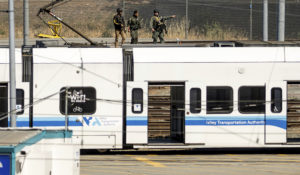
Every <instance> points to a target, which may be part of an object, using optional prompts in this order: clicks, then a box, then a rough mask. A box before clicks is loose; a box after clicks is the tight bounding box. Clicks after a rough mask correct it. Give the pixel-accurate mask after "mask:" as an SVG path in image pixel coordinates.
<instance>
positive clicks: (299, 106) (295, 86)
mask: <svg viewBox="0 0 300 175" xmlns="http://www.w3.org/2000/svg"><path fill="white" fill-rule="evenodd" d="M287 94H288V95H287V96H288V97H287V141H288V142H299V141H300V82H288V84H287Z"/></svg>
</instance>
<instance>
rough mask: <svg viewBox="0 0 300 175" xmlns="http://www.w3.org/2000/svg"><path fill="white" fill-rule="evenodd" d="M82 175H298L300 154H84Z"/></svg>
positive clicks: (187, 152) (297, 152) (180, 152)
mask: <svg viewBox="0 0 300 175" xmlns="http://www.w3.org/2000/svg"><path fill="white" fill-rule="evenodd" d="M80 161H81V167H80V174H81V175H98V174H110V175H122V174H124V175H125V174H126V175H166V174H172V175H183V174H188V175H241V174H243V175H253V174H256V175H282V174H285V175H286V174H288V175H297V174H299V172H300V152H299V150H298V151H291V152H288V153H286V152H285V151H283V152H281V151H276V152H274V153H272V152H270V151H268V152H266V153H264V151H262V152H252V151H251V152H247V151H246V152H238V153H236V152H233V153H232V152H230V151H229V152H220V151H218V152H214V151H209V152H203V151H201V152H189V151H179V152H178V151H171V152H161V151H159V152H119V153H110V154H102V155H82V156H81V160H80Z"/></svg>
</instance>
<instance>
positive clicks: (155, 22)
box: [150, 9, 176, 44]
mask: <svg viewBox="0 0 300 175" xmlns="http://www.w3.org/2000/svg"><path fill="white" fill-rule="evenodd" d="M175 17H176V16H175V15H172V16H168V17H162V16H159V11H158V10H157V9H155V10H154V16H153V17H152V18H151V20H150V27H151V30H152V38H153V43H154V44H156V43H157V39H158V38H159V40H160V43H164V42H165V40H164V31H165V32H167V28H166V24H165V21H166V20H168V19H171V18H175Z"/></svg>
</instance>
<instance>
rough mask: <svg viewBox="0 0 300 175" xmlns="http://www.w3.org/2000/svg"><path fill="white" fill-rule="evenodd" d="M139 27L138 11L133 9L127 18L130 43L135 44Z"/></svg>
mask: <svg viewBox="0 0 300 175" xmlns="http://www.w3.org/2000/svg"><path fill="white" fill-rule="evenodd" d="M139 29H141V22H140V19H139V12H138V11H137V10H135V11H134V12H133V16H132V17H131V18H129V20H128V31H129V32H130V35H131V44H137V43H138V38H139V33H138V30H139Z"/></svg>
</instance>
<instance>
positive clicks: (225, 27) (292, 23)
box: [0, 0, 300, 40]
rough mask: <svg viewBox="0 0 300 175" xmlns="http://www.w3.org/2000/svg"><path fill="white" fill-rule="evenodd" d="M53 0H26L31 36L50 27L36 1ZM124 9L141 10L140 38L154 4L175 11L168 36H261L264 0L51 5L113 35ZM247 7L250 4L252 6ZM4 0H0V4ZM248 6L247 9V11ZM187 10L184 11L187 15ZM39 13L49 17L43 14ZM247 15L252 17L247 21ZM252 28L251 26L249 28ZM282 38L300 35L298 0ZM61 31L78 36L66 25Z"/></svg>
mask: <svg viewBox="0 0 300 175" xmlns="http://www.w3.org/2000/svg"><path fill="white" fill-rule="evenodd" d="M52 1H54V0H30V1H29V2H30V28H31V31H30V36H31V37H34V36H35V35H37V34H39V33H49V30H48V29H47V26H45V25H44V24H43V23H42V21H40V20H39V19H38V18H37V17H36V14H37V12H38V10H39V8H40V7H42V6H43V5H45V4H48V3H50V2H52ZM22 5H23V1H22V0H17V1H15V7H16V15H15V16H16V27H17V31H16V32H17V33H16V36H17V37H18V38H22V25H23V22H22V16H23V10H22ZM118 7H120V8H123V9H124V12H125V13H124V16H125V19H128V18H129V17H130V16H132V13H133V11H134V10H135V9H136V10H138V11H139V12H140V17H141V19H142V24H143V29H142V30H141V31H140V37H141V38H151V32H150V27H149V20H150V18H151V16H152V15H153V9H158V10H159V11H160V15H162V16H168V15H173V14H175V15H176V16H177V17H176V18H175V19H172V20H169V21H168V22H167V25H168V31H169V33H168V35H167V36H166V37H167V38H172V39H175V38H179V39H184V38H186V33H187V32H188V39H199V40H248V39H251V36H252V39H253V40H262V31H263V28H262V26H263V0H239V1H234V0H139V1H137V0H101V1H100V0H85V1H82V0H71V1H70V2H68V3H66V4H63V5H62V6H59V7H56V8H54V13H55V14H56V15H57V16H59V17H61V18H62V19H63V20H64V21H65V22H67V23H68V24H70V25H71V26H73V27H74V28H76V29H78V30H79V31H81V32H82V33H84V34H86V35H87V36H89V37H96V38H100V37H113V23H112V18H113V15H114V14H115V11H116V8H118ZM251 7H252V8H251ZM3 9H7V1H3V0H0V10H3ZM251 11H252V12H251ZM186 14H188V16H186ZM43 16H44V19H45V20H46V21H47V20H51V18H50V17H49V16H47V15H46V14H45V15H43ZM277 18H278V0H269V39H270V40H276V39H277V24H278V22H277V21H278V19H277ZM0 20H1V24H0V38H6V37H7V35H8V15H7V13H0ZM251 21H252V23H251ZM251 31H252V32H251ZM285 34H286V39H287V40H294V39H298V40H299V39H300V0H286V32H285ZM62 36H64V37H77V35H76V34H74V33H73V32H72V31H70V30H68V29H67V28H66V27H64V28H63V31H62Z"/></svg>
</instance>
